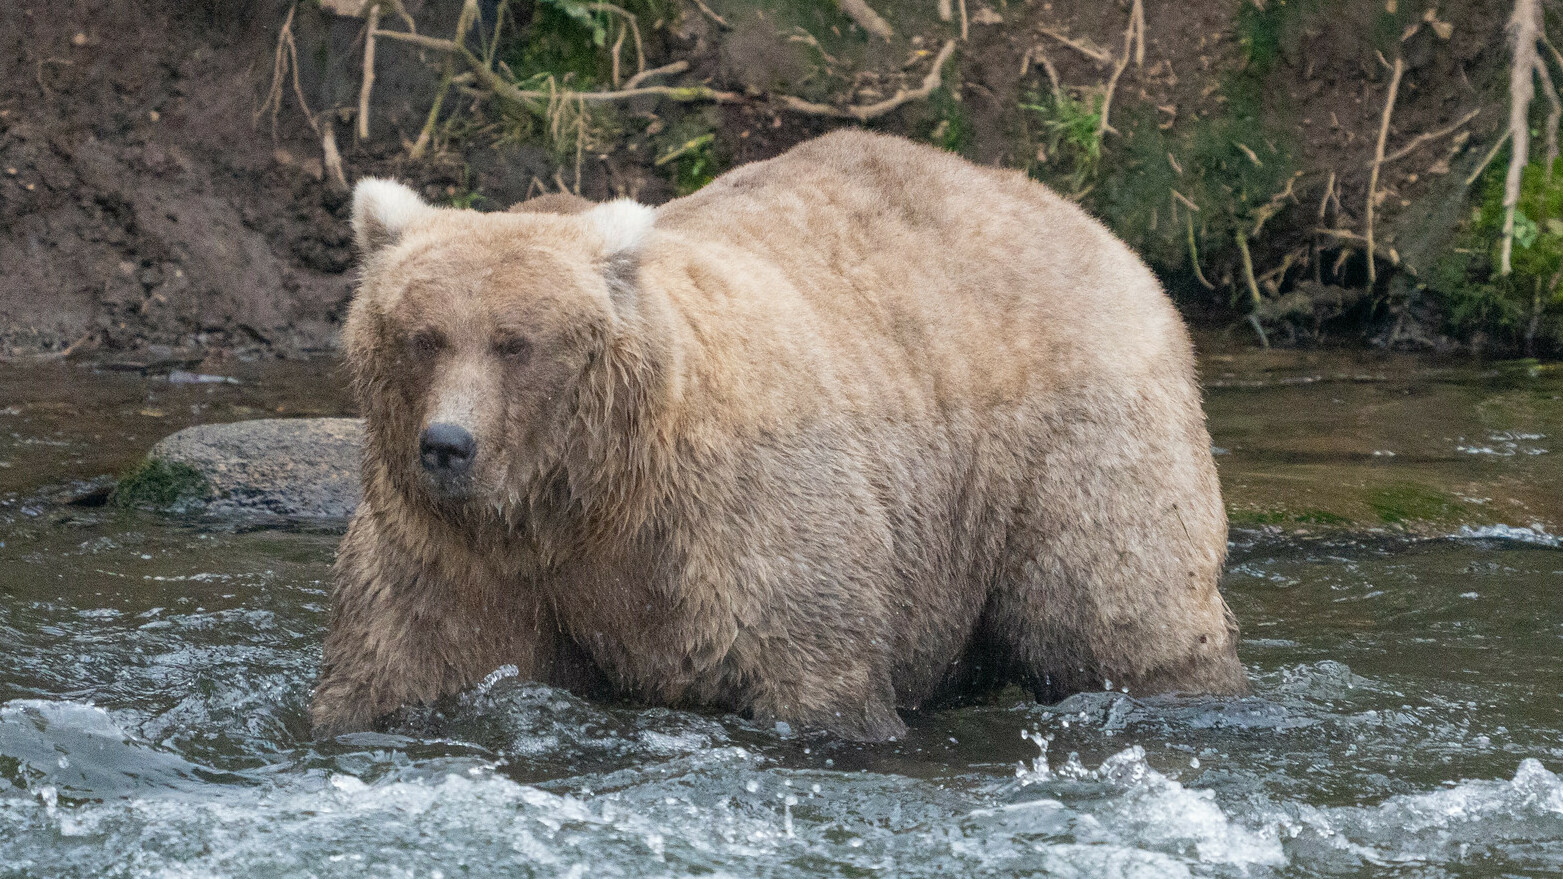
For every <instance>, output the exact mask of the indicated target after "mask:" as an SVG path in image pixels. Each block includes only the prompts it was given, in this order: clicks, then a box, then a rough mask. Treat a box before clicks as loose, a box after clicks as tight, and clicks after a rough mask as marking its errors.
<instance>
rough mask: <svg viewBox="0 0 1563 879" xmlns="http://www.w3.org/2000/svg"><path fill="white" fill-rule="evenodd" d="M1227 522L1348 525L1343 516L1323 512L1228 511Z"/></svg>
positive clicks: (1237, 523)
mask: <svg viewBox="0 0 1563 879" xmlns="http://www.w3.org/2000/svg"><path fill="white" fill-rule="evenodd" d="M1227 520H1228V521H1229V522H1231V523H1232V524H1233V525H1237V526H1244V525H1248V526H1255V525H1327V526H1337V525H1350V524H1351V520H1350V519H1348V518H1346V517H1345V516H1339V515H1336V514H1335V513H1331V512H1327V511H1325V510H1302V511H1298V512H1292V511H1288V510H1230V511H1228V512H1227Z"/></svg>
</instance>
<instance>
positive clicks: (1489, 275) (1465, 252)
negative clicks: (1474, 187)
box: [1425, 151, 1563, 353]
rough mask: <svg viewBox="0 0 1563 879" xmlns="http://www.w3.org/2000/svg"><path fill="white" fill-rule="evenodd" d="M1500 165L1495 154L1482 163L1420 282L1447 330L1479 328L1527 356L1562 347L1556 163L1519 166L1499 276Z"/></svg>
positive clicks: (1562, 213)
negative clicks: (1465, 215)
mask: <svg viewBox="0 0 1563 879" xmlns="http://www.w3.org/2000/svg"><path fill="white" fill-rule="evenodd" d="M1505 152H1506V151H1505ZM1507 166H1508V161H1507V157H1506V156H1503V155H1500V156H1498V157H1496V158H1495V159H1494V161H1493V162H1492V163H1491V165H1489V167H1488V169H1487V171H1486V172H1485V174H1484V175H1483V177H1482V180H1481V182H1480V183H1479V184H1478V200H1477V204H1476V206H1475V207H1474V208H1473V209H1472V211H1471V215H1470V218H1469V219H1468V220H1467V221H1466V224H1465V229H1464V231H1463V232H1462V233H1461V234H1460V236H1459V238H1458V240H1457V241H1456V243H1455V246H1454V247H1451V248H1449V249H1448V250H1447V251H1445V252H1444V253H1443V254H1441V255H1440V256H1439V258H1438V259H1437V260H1436V261H1435V262H1434V265H1433V268H1432V270H1431V271H1430V272H1429V273H1428V277H1427V279H1426V281H1425V283H1426V285H1427V288H1428V291H1429V293H1430V295H1431V296H1432V297H1434V299H1435V300H1436V301H1439V302H1440V303H1441V304H1442V305H1443V307H1444V312H1445V315H1446V317H1447V321H1448V328H1449V330H1450V332H1452V333H1454V334H1455V335H1457V336H1461V337H1471V336H1474V335H1475V334H1477V333H1482V334H1486V335H1488V336H1490V337H1493V338H1495V339H1496V340H1498V341H1500V342H1501V344H1502V346H1503V347H1508V348H1512V349H1516V350H1526V351H1529V352H1532V353H1534V352H1535V351H1536V350H1537V349H1540V348H1549V347H1550V348H1553V349H1556V348H1558V347H1560V346H1563V286H1560V285H1559V279H1560V278H1563V160H1559V162H1558V164H1557V166H1556V167H1554V169H1553V173H1552V174H1551V175H1550V177H1549V175H1548V174H1547V170H1546V167H1545V163H1543V162H1532V163H1530V164H1529V165H1527V166H1525V169H1524V171H1523V173H1522V175H1521V178H1520V200H1519V204H1518V205H1517V206H1516V208H1515V214H1514V244H1513V251H1512V254H1511V260H1510V262H1511V266H1512V269H1513V270H1512V272H1511V273H1510V274H1508V275H1503V274H1500V273H1499V268H1500V266H1501V262H1500V252H1499V251H1500V248H1501V247H1502V245H1503V223H1504V213H1505V212H1504V206H1503V189H1504V179H1505V177H1506V175H1507Z"/></svg>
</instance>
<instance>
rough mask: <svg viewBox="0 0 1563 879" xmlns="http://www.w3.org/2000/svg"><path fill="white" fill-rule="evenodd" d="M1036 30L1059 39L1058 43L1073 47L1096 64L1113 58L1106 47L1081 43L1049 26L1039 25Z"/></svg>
mask: <svg viewBox="0 0 1563 879" xmlns="http://www.w3.org/2000/svg"><path fill="white" fill-rule="evenodd" d="M1037 31H1038V32H1040V33H1044V34H1047V35H1048V36H1050V37H1052V38H1053V39H1055V40H1057V41H1059V42H1060V43H1063V44H1064V45H1066V46H1068V47H1069V48H1071V49H1074V50H1075V51H1076V52H1079V53H1080V54H1082V55H1084V56H1085V57H1087V58H1090V59H1091V60H1092V61H1095V62H1096V63H1097V64H1107V63H1110V62H1111V61H1112V60H1113V55H1112V53H1111V52H1109V51H1107V50H1106V49H1099V48H1097V47H1096V46H1092V45H1089V44H1086V43H1082V42H1080V41H1079V40H1072V39H1070V38H1069V37H1066V36H1064V35H1063V34H1061V33H1059V32H1058V31H1055V30H1052V29H1050V28H1045V27H1039V28H1037Z"/></svg>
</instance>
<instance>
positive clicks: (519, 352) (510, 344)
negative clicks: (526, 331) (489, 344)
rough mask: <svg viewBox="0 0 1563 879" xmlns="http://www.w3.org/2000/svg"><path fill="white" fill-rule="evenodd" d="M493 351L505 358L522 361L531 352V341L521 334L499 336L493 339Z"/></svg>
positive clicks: (524, 360)
mask: <svg viewBox="0 0 1563 879" xmlns="http://www.w3.org/2000/svg"><path fill="white" fill-rule="evenodd" d="M494 353H495V354H496V355H498V356H500V357H503V358H505V359H506V360H514V361H515V362H517V363H524V362H526V359H527V357H529V356H530V355H531V353H532V343H531V342H528V341H527V340H526V339H524V338H522V337H521V336H501V337H499V338H497V339H495V340H494Z"/></svg>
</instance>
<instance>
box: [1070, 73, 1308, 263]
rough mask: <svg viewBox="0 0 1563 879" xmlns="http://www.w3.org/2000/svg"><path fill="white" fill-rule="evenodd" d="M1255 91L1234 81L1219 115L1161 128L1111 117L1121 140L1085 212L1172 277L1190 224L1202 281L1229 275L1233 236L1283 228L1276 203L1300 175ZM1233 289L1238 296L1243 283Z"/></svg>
mask: <svg viewBox="0 0 1563 879" xmlns="http://www.w3.org/2000/svg"><path fill="white" fill-rule="evenodd" d="M1261 88H1262V86H1261V85H1260V84H1259V83H1258V82H1256V81H1255V80H1254V79H1253V78H1252V77H1239V78H1237V79H1235V80H1233V81H1231V82H1228V83H1227V84H1226V88H1225V91H1226V93H1227V96H1228V101H1227V104H1226V110H1225V112H1223V113H1222V114H1220V115H1217V116H1210V117H1203V118H1194V117H1191V118H1186V119H1180V120H1178V122H1177V124H1175V125H1174V126H1173V127H1172V128H1170V129H1167V130H1163V129H1162V128H1161V127H1160V126H1159V125H1158V124H1157V116H1156V115H1155V111H1154V110H1147V109H1145V108H1140V107H1125V108H1124V109H1123V110H1119V111H1115V112H1114V115H1113V118H1114V120H1115V122H1114V125H1115V126H1116V127H1117V128H1118V129H1119V131H1120V132H1122V136H1121V139H1118V140H1117V142H1112V141H1110V142H1109V149H1108V156H1107V158H1105V159H1104V160H1103V162H1102V166H1103V168H1104V169H1107V170H1106V171H1104V173H1103V174H1102V175H1101V177H1100V180H1099V182H1098V184H1097V186H1096V189H1095V190H1094V191H1093V192H1092V194H1091V195H1090V197H1089V198H1088V199H1087V204H1088V206H1090V207H1092V208H1094V209H1095V210H1096V211H1097V212H1098V213H1099V214H1101V215H1102V217H1103V218H1104V219H1105V220H1106V221H1107V223H1108V225H1109V226H1111V227H1112V229H1113V230H1114V231H1115V232H1117V233H1118V234H1119V235H1120V236H1121V237H1123V238H1124V239H1125V240H1126V241H1128V242H1129V244H1131V245H1132V246H1134V247H1135V248H1136V249H1138V250H1139V251H1140V253H1142V254H1143V255H1145V257H1146V258H1147V259H1148V260H1150V261H1151V262H1152V263H1153V264H1155V265H1158V266H1161V267H1164V268H1166V269H1169V270H1172V271H1177V270H1180V269H1181V270H1185V271H1189V270H1191V269H1192V266H1191V257H1190V247H1189V229H1188V226H1189V224H1190V223H1191V222H1192V225H1193V227H1194V237H1195V239H1196V243H1197V247H1198V251H1199V256H1200V260H1201V263H1202V265H1203V267H1204V272H1205V274H1206V275H1208V276H1209V277H1211V278H1220V277H1222V276H1223V275H1225V276H1229V277H1231V276H1233V275H1234V267H1235V266H1236V265H1237V264H1238V250H1237V246H1236V236H1237V235H1238V234H1243V235H1250V236H1251V235H1252V233H1253V231H1254V229H1255V227H1256V226H1259V225H1260V224H1261V221H1264V222H1265V223H1266V224H1269V223H1274V224H1275V225H1276V226H1279V225H1280V223H1279V222H1277V220H1278V218H1279V217H1280V213H1281V212H1282V211H1284V210H1288V209H1289V208H1290V207H1291V205H1292V203H1291V202H1290V201H1286V200H1283V201H1281V202H1280V203H1276V202H1274V199H1275V198H1276V196H1277V195H1278V194H1279V193H1281V192H1282V191H1284V190H1285V188H1286V185H1287V182H1288V181H1289V180H1291V179H1292V178H1293V176H1294V175H1295V174H1296V167H1297V161H1296V158H1295V150H1294V148H1293V146H1292V140H1291V137H1290V135H1289V134H1288V133H1287V132H1286V131H1285V130H1283V129H1281V128H1280V127H1279V126H1277V125H1276V124H1275V123H1274V122H1273V121H1271V120H1270V118H1268V116H1267V115H1266V114H1265V113H1264V112H1263V111H1262V109H1261V106H1262V103H1261V94H1260V89H1261ZM1190 204H1192V205H1193V209H1190V207H1189V205H1190ZM1270 228H1274V227H1270ZM1262 241H1263V239H1259V240H1258V241H1256V243H1255V244H1254V245H1253V247H1254V248H1255V249H1256V251H1257V250H1259V249H1260V248H1261V247H1262ZM1256 258H1257V254H1256ZM1232 286H1233V289H1234V291H1238V290H1242V289H1243V285H1242V284H1241V283H1240V282H1234V283H1233V285H1232Z"/></svg>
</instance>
